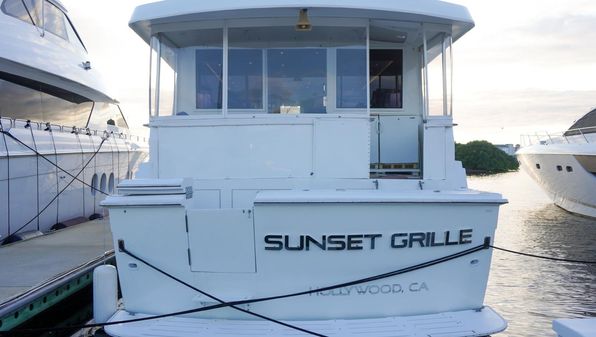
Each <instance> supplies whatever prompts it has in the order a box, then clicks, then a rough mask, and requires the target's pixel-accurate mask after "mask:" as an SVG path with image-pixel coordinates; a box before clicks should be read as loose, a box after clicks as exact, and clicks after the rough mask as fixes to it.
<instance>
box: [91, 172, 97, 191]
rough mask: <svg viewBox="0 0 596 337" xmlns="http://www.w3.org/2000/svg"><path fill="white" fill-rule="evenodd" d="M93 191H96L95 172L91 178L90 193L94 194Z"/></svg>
mask: <svg viewBox="0 0 596 337" xmlns="http://www.w3.org/2000/svg"><path fill="white" fill-rule="evenodd" d="M95 192H97V174H94V175H93V178H91V195H95Z"/></svg>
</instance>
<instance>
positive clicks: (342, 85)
mask: <svg viewBox="0 0 596 337" xmlns="http://www.w3.org/2000/svg"><path fill="white" fill-rule="evenodd" d="M224 34H227V36H226V40H227V44H226V45H225V46H224V42H223V41H224ZM366 40H367V37H366V28H365V27H364V26H361V27H332V26H324V25H321V26H316V27H313V29H312V30H311V31H308V32H303V31H300V32H298V31H296V30H295V28H294V25H293V24H292V25H291V26H267V27H242V28H235V27H230V28H227V29H225V30H224V29H221V28H205V29H199V30H191V31H172V32H162V33H159V34H156V35H154V36H153V37H152V40H151V48H152V54H151V55H152V56H151V97H150V105H151V109H150V110H151V115H152V116H155V117H157V116H169V115H178V116H186V115H206V114H207V115H209V114H211V115H212V114H222V113H223V114H242V113H249V114H254V113H272V114H300V113H317V114H321V113H364V112H366V109H367V90H368V83H367V79H368V74H367V73H368V69H367V51H366V45H367V42H366ZM226 68H227V69H226Z"/></svg>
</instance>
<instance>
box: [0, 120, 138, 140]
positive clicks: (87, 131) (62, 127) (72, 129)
mask: <svg viewBox="0 0 596 337" xmlns="http://www.w3.org/2000/svg"><path fill="white" fill-rule="evenodd" d="M0 118H2V119H4V120H8V121H9V122H10V126H9V128H15V127H16V125H17V122H24V123H29V125H31V127H33V125H35V126H36V128H37V130H44V127H48V128H51V131H57V132H63V133H64V132H66V133H80V134H84V135H88V136H91V135H95V136H97V134H98V133H102V132H109V133H111V134H114V131H108V130H96V129H90V128H87V127H85V128H79V127H76V126H66V125H60V124H52V123H49V122H39V121H32V120H25V119H19V118H12V117H3V116H0ZM53 127H56V128H57V129H54V128H53ZM118 136H119V137H118V138H120V139H126V140H130V141H132V140H133V137H136V139H137V140H136V141H137V142H140V141H141V140H142V142H144V143H146V142H147V137H141V136H138V135H133V134H130V133H126V132H122V131H119V133H118Z"/></svg>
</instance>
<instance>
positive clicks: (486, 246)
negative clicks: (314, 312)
mask: <svg viewBox="0 0 596 337" xmlns="http://www.w3.org/2000/svg"><path fill="white" fill-rule="evenodd" d="M490 240H491V238H490V237H487V238H485V241H484V242H483V243H482V244H481V245H478V246H476V247H472V248H469V249H466V250H463V251H460V252H457V253H454V254H451V255H447V256H443V257H440V258H437V259H434V260H430V261H426V262H423V263H419V264H416V265H413V266H410V267H406V268H401V269H397V270H394V271H391V272H387V273H383V274H379V275H375V276H370V277H366V278H362V279H358V280H354V281H351V282H345V283H340V284H336V285H331V286H327V287H322V288H317V289H311V290H305V291H300V292H296V293H291V294H284V295H277V296H270V297H261V298H255V299H249V300H241V301H231V302H222V303H220V304H214V305H210V306H205V307H200V308H195V309H189V310H184V311H177V312H172V313H167V314H162V315H155V316H150V317H142V318H136V319H130V320H124V321H114V322H107V323H93V324H85V325H76V326H64V327H59V328H37V329H15V330H12V331H6V332H2V331H0V336H6V335H9V334H10V333H11V332H12V333H27V332H29V333H32V332H48V331H60V330H72V329H86V328H97V327H104V326H110V325H117V324H126V323H134V322H141V321H148V320H155V319H160V318H166V317H172V316H180V315H186V314H192V313H197V312H203V311H210V310H215V309H219V308H225V307H233V306H237V305H242V304H250V303H255V302H263V301H271V300H275V299H281V298H288V297H295V296H300V295H307V294H311V293H316V292H320V291H327V290H333V289H337V288H342V287H346V286H350V285H356V284H361V283H366V282H372V281H376V280H380V279H385V278H389V277H392V276H397V275H401V274H406V273H409V272H413V271H416V270H420V269H424V268H428V267H431V266H434V265H438V264H441V263H445V262H448V261H450V260H454V259H458V258H461V257H464V256H467V255H470V254H473V253H476V252H478V251H481V250H484V249H489V248H490V244H489V243H490ZM118 246H119V247H118V248H119V250H120V251H121V252H123V253H125V254H127V255H129V256H131V257H133V258H134V259H137V260H139V261H140V262H142V263H144V264H146V265H147V266H149V267H150V268H152V269H155V270H156V271H158V272H160V273H162V274H164V275H166V276H168V277H169V278H171V279H173V280H175V281H177V282H179V283H182V284H184V285H187V284H186V283H185V282H184V281H182V280H179V279H178V278H176V277H175V276H173V275H170V274H168V273H167V272H165V271H163V270H161V269H159V268H158V267H156V266H153V265H152V264H150V263H149V262H147V261H145V260H143V259H141V258H139V257H137V256H136V255H135V254H134V253H132V252H130V251H128V250H126V247H125V245H124V242H122V243H120V241H119V242H118ZM188 286H190V285H188ZM190 287H191V288H192V289H193V290H197V291H198V289H197V288H195V287H193V286H190ZM240 309H241V308H240ZM241 310H243V309H241ZM250 314H255V313H253V312H250ZM257 315H258V314H257ZM259 316H262V315H259ZM263 318H264V316H263ZM274 323H277V322H274ZM281 323H284V322H281ZM283 325H284V326H288V325H286V323H284V324H283ZM298 330H299V331H302V332H305V333H310V334H313V335H316V336H324V335H321V334H318V333H315V332H306V331H308V330H305V329H301V328H298Z"/></svg>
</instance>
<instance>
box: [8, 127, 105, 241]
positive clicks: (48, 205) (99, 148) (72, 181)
mask: <svg viewBox="0 0 596 337" xmlns="http://www.w3.org/2000/svg"><path fill="white" fill-rule="evenodd" d="M0 132H2V133H5V134H7V133H6V131H0ZM8 135H10V134H8ZM108 137H109V136H108ZM108 137H105V138H102V139H101V143H99V147H98V148H97V150H96V151H95V152H94V153H93V155H92V156H91V158H89V160H88V161H87V163H86V164H85V165H83V168H81V170H80V171H79V172H78V173H77V174H76V175H75V176H74V177H73V179H72V180H71V181H70V182H69V183H68V184H66V186H64V188H63V189H61V190H60V191H59V192H58V193H57V194H56V196H54V197H53V198H52V200H50V202H48V204H47V205H46V206H45V207H44V208H43V209H42V210H41V211H39V212H38V213H37V214H36V215H35V216H34V217H33V218H32V219H31V220H29V221H27V223H25V224H24V225H22V226H21V227H19V229H17V230H16V231H14V232H13V233H12V234H10V235H9V236H7V237H6V239H4V241H7V240H9V239H10V238H12V237H13V236H14V235H15V234H17V233H18V232H20V231H21V230H22V229H23V228H25V227H27V225H29V224H30V223H31V222H33V221H34V220H35V219H37V218H38V217H39V216H40V215H41V214H42V213H43V212H44V211H45V210H46V209H48V207H50V205H52V203H53V202H54V200H56V199H58V197H59V196H60V194H62V193H63V192H64V191H66V189H67V188H68V187H69V186H70V185H72V183H74V182H75V180H77V177H78V176H79V175H80V174H81V173H83V171H84V170H85V169H86V168H87V166H88V165H89V163H91V161H92V160H93V158H95V156H96V155H97V153H99V150H101V147H102V145H103V143H104V142H105V141H106V140H107V139H108Z"/></svg>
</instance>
